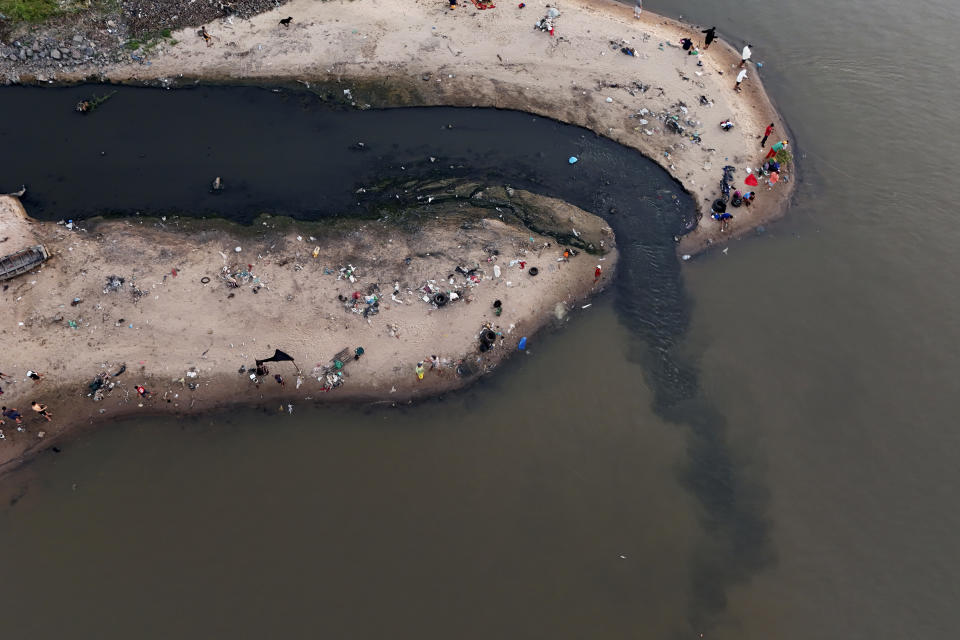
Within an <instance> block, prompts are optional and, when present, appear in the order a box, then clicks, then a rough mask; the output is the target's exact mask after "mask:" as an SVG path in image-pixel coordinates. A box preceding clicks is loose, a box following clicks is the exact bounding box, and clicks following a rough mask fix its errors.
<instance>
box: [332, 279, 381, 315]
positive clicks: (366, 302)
mask: <svg viewBox="0 0 960 640" xmlns="http://www.w3.org/2000/svg"><path fill="white" fill-rule="evenodd" d="M379 292H380V287H379V285H376V284H371V285H370V286H369V287H367V293H366V294H363V293H360V292H359V291H354V292H353V294H352V295H350V296H345V295H343V294H339V295H338V296H337V299H338V300H339V301H340V302H342V303H343V307H344V309H346V310H347V311H350V312H352V313H357V314H360V315H362V316H363V317H364V318H369V317H370V316H375V315H377V314H378V313H380V293H379Z"/></svg>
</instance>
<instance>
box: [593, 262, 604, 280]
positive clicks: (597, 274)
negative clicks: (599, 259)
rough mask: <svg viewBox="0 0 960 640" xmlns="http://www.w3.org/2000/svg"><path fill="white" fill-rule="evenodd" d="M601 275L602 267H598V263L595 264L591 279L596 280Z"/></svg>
mask: <svg viewBox="0 0 960 640" xmlns="http://www.w3.org/2000/svg"><path fill="white" fill-rule="evenodd" d="M602 275H603V269H602V268H601V267H600V265H597V268H596V270H594V272H593V281H594V282H596V281H597V280H599V279H600V276H602Z"/></svg>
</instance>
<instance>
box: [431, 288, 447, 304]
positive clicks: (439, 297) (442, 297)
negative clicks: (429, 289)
mask: <svg viewBox="0 0 960 640" xmlns="http://www.w3.org/2000/svg"><path fill="white" fill-rule="evenodd" d="M433 302H434V304H436V305H437V306H438V307H442V306H443V305H445V304H447V303H448V302H450V296H448V295H447V294H445V293H444V292H443V291H440V292H438V293H435V294H433Z"/></svg>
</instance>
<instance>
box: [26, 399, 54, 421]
mask: <svg viewBox="0 0 960 640" xmlns="http://www.w3.org/2000/svg"><path fill="white" fill-rule="evenodd" d="M30 408H31V409H33V410H34V411H36V412H37V413H39V414H40V415H41V416H43V417H44V418H46V419H47V422H50V420H51V418H52V414H51V413H49V412H48V411H47V405H45V404H40V403H39V402H37V401H36V400H34V401H33V402H31V403H30Z"/></svg>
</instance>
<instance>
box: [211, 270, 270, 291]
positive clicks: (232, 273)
mask: <svg viewBox="0 0 960 640" xmlns="http://www.w3.org/2000/svg"><path fill="white" fill-rule="evenodd" d="M220 279H221V280H223V281H224V282H225V283H226V284H227V286H228V287H230V288H233V289H239V288H240V287H241V286H243V285H249V286H250V287H251V289H252V290H253V292H254V293H257V292H258V291H260V289H261V287H262V288H268V287H267V283H266V282H264V281H263V280H261V279H260V277H259V276H255V275H254V274H253V265H252V264H248V265H247V266H246V268H245V269H244V268H243V267H241V266H238V265H233V266H230V267H228V266H226V265H224V266H223V267H221V268H220Z"/></svg>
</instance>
